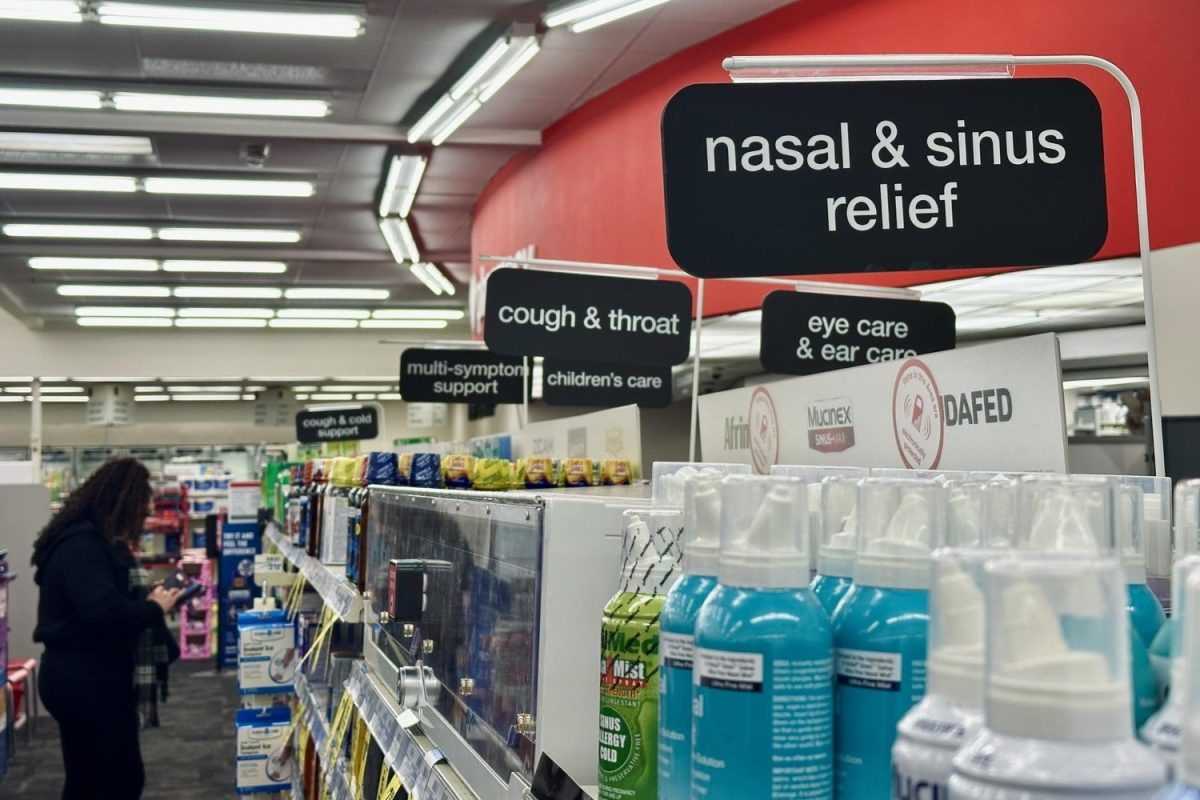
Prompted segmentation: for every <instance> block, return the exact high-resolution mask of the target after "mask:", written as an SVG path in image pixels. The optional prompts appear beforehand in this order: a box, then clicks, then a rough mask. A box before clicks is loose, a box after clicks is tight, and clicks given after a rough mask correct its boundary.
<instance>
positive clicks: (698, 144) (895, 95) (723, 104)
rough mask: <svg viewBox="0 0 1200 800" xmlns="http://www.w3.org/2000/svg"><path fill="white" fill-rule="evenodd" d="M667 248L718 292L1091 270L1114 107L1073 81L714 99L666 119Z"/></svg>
mask: <svg viewBox="0 0 1200 800" xmlns="http://www.w3.org/2000/svg"><path fill="white" fill-rule="evenodd" d="M662 140H663V169H664V184H665V191H666V208H667V244H668V247H669V249H670V251H671V255H672V257H673V258H674V259H675V262H676V263H677V264H678V265H679V266H680V267H682V268H683V269H684V270H685V271H686V272H688V273H690V274H692V275H695V276H698V277H702V278H722V277H725V278H730V277H749V276H760V275H800V274H818V273H836V272H863V271H884V270H909V269H948V268H953V267H988V266H1040V265H1045V264H1073V263H1080V262H1083V261H1087V260H1088V259H1089V258H1091V257H1092V256H1093V255H1095V254H1096V253H1097V252H1098V251H1099V249H1100V247H1101V246H1102V245H1103V244H1104V240H1105V237H1106V236H1107V233H1108V210H1107V206H1106V194H1105V183H1104V150H1103V141H1102V130H1101V119H1100V104H1099V102H1098V101H1097V100H1096V97H1095V95H1093V94H1092V92H1091V90H1090V89H1088V88H1087V87H1086V86H1085V85H1084V84H1082V83H1080V82H1078V81H1076V80H1072V79H1068V78H1020V79H996V78H986V79H961V80H908V81H904V80H901V81H861V82H821V83H762V84H699V85H694V86H688V87H686V88H684V89H682V90H681V91H680V92H679V93H678V94H676V95H675V96H674V97H673V98H671V100H670V102H669V103H668V104H667V107H666V109H665V110H664V112H663V118H662Z"/></svg>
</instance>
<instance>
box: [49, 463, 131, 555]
mask: <svg viewBox="0 0 1200 800" xmlns="http://www.w3.org/2000/svg"><path fill="white" fill-rule="evenodd" d="M150 498H151V490H150V471H149V470H148V469H146V467H145V465H143V464H142V462H140V461H138V460H137V459H136V458H114V459H112V460H110V461H106V462H105V463H104V464H103V465H102V466H101V467H100V468H99V469H98V470H96V471H95V472H94V473H92V476H91V477H90V478H88V479H87V480H86V481H84V482H83V485H82V486H80V487H79V488H78V489H76V490H75V491H74V492H72V493H71V494H70V495H69V496H68V497H67V501H66V502H65V503H64V504H63V507H62V508H61V509H59V511H58V513H57V514H55V515H54V516H53V517H51V519H50V521H49V522H48V523H46V527H45V528H42V532H41V533H40V534H38V537H37V540H36V541H35V542H34V543H33V563H34V564H37V563H39V561H40V560H41V558H42V556H43V555H44V554H45V553H47V552H48V551H49V549H50V548H51V547H52V546H53V544H54V543H55V542H56V541H57V540H58V538H59V537H60V536H62V534H63V532H64V531H65V530H67V529H68V528H70V527H71V526H72V525H75V524H77V523H80V522H90V523H91V524H93V525H95V526H96V527H97V528H99V529H100V531H101V532H102V533H103V534H104V535H105V536H107V537H108V538H110V539H130V540H131V539H133V538H135V537H137V536H138V535H140V534H141V532H142V524H143V523H144V522H145V519H146V509H147V507H148V506H149V504H150Z"/></svg>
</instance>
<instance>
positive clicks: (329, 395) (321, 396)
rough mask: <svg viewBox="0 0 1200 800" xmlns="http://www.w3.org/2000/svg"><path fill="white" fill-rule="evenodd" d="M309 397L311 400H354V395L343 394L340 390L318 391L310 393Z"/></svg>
mask: <svg viewBox="0 0 1200 800" xmlns="http://www.w3.org/2000/svg"><path fill="white" fill-rule="evenodd" d="M309 399H310V400H353V399H354V395H352V394H342V393H340V392H318V393H316V394H312V395H309ZM313 410H314V411H317V410H318V409H315V408H314V409H313ZM320 410H322V411H325V410H329V411H335V410H337V409H320Z"/></svg>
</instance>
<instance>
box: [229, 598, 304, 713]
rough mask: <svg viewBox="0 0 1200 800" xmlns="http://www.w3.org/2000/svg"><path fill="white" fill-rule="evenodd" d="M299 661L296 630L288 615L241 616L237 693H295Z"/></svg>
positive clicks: (249, 613)
mask: <svg viewBox="0 0 1200 800" xmlns="http://www.w3.org/2000/svg"><path fill="white" fill-rule="evenodd" d="M297 661H299V656H298V654H297V652H296V632H295V627H294V626H293V625H292V623H291V621H290V620H288V618H287V614H286V613H285V612H283V611H279V610H270V611H245V612H243V613H241V614H238V691H240V692H241V693H242V694H281V693H285V692H290V691H292V682H293V680H294V676H295V673H296V662H297Z"/></svg>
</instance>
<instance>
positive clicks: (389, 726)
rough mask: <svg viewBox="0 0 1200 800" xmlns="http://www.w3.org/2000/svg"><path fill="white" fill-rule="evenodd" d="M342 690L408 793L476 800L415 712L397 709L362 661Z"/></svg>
mask: <svg viewBox="0 0 1200 800" xmlns="http://www.w3.org/2000/svg"><path fill="white" fill-rule="evenodd" d="M346 693H347V694H349V695H350V699H351V700H352V701H353V702H354V706H355V707H356V708H357V709H358V714H359V716H360V717H361V718H362V719H363V720H364V721H365V722H366V723H367V730H369V731H370V732H371V737H372V738H373V739H374V740H375V741H376V742H377V743H378V744H379V746H380V748H382V749H383V754H384V760H385V761H386V762H387V764H388V766H389V767H391V768H392V769H393V770H394V771H395V772H396V773H397V774H398V775H400V780H401V782H402V783H403V784H404V788H405V789H406V790H407V791H408V793H409V794H410V795H413V796H417V797H420V798H421V800H476V795H475V793H474V792H472V791H471V790H470V788H468V787H467V785H466V784H465V783H464V782H463V780H462V778H460V777H459V775H458V773H457V772H455V771H454V768H453V767H451V766H450V765H449V764H448V763H446V759H445V757H444V756H443V755H442V751H441V750H439V749H438V748H437V747H435V746H434V745H433V743H432V742H431V741H429V739H428V738H427V737H426V736H425V735H424V733H423V732H422V731H421V727H420V718H419V717H418V716H417V714H416V712H414V711H412V710H410V709H402V708H400V707H399V706H398V705H397V704H396V701H395V699H394V698H393V697H391V696H389V694H388V690H387V689H386V687H384V686H383V685H382V684H381V683H380V682H379V681H378V679H377V678H375V677H373V676H372V675H371V673H370V671H369V670H368V669H367V666H366V664H359V666H358V667H357V668H356V669H354V670H353V671H351V673H350V678H349V679H348V680H347V681H346Z"/></svg>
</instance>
